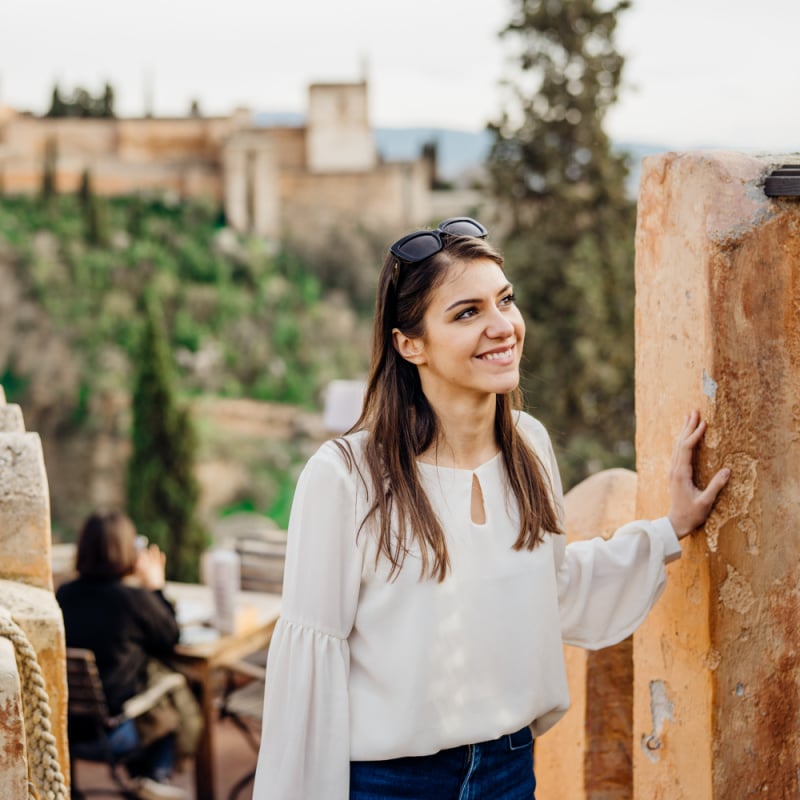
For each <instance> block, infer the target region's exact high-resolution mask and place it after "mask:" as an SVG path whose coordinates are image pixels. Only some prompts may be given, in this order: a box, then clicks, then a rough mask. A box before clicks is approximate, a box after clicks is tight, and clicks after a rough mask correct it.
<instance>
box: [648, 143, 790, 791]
mask: <svg viewBox="0 0 800 800" xmlns="http://www.w3.org/2000/svg"><path fill="white" fill-rule="evenodd" d="M792 160H794V161H798V159H797V158H796V157H795V158H794V159H792V158H791V157H789V156H777V157H760V158H756V157H749V156H744V155H739V154H734V153H721V152H714V153H708V152H695V153H683V154H676V153H666V154H662V155H660V156H655V157H651V158H647V159H645V160H644V167H643V171H642V180H641V188H640V195H639V210H638V223H637V237H636V248H637V249H636V418H637V435H636V450H637V472H638V476H639V490H638V501H637V515H638V516H643V517H652V516H657V515H659V514H662V513H664V510H665V509H666V508H667V504H668V498H667V496H666V483H665V481H664V480H663V476H664V475H665V474H666V472H667V470H668V467H669V457H670V453H671V450H672V442H673V440H674V437H675V435H676V434H677V431H678V430H679V428H680V426H681V424H682V419H683V415H684V414H686V413H687V412H688V411H689V410H690V409H691V408H693V407H696V408H699V409H700V410H701V412H702V414H703V416H704V417H705V418H706V419H707V420H708V422H709V426H710V427H709V430H708V432H707V434H706V436H705V440H704V442H703V443H702V446H701V447H700V449H699V452H698V456H697V474H698V479H699V481H700V483H701V484H704V482H705V481H707V480H708V478H709V477H710V476H711V475H712V474H713V473H714V472H715V471H716V470H717V469H719V468H720V467H722V466H724V465H726V466H729V467H730V468H731V469H732V477H731V480H730V483H729V485H728V487H726V488H725V489H724V490H723V492H722V494H721V496H720V498H719V502H718V504H717V507H716V509H715V510H714V512H713V513H712V515H711V517H710V518H709V520H708V522H707V524H706V525H705V528H704V530H703V531H702V532H700V533H699V534H698V535H696V536H695V537H694V538H693V539H692V540H690V541H688V542H686V543H684V547H683V550H684V554H683V558H682V559H681V561H679V562H678V563H677V564H675V565H674V566H672V567H671V568H670V580H669V582H668V586H667V590H666V592H665V594H664V597H663V598H662V599H661V600H660V602H659V604H658V605H657V606H656V608H655V609H654V611H653V612H652V613H651V614H650V616H649V618H648V620H647V621H646V622H645V624H644V625H643V626H642V628H641V629H640V630H639V631H638V632H637V633H636V634H635V637H634V644H635V651H634V652H635V698H634V714H635V716H634V732H635V742H636V747H635V750H634V767H635V769H634V779H635V796H636V797H637V798H642V799H644V798H647V800H734V799H736V800H738V798H745V797H769V798H776V800H777V799H780V800H783V799H784V798H790V797H791V798H795V797H798V796H800V788H798V779H799V775H800V647H798V622H799V621H800V596H799V595H798V586H800V566H799V564H800V561H799V560H798V555H797V554H798V552H800V401H798V397H800V326H798V321H799V320H798V314H800V206H799V205H798V201H797V200H791V199H786V200H773V199H769V198H767V197H766V196H765V195H764V192H763V179H764V177H765V175H766V174H767V173H768V172H769V171H770V170H771V169H773V168H774V167H775V166H777V165H779V164H781V163H788V162H791V161H792Z"/></svg>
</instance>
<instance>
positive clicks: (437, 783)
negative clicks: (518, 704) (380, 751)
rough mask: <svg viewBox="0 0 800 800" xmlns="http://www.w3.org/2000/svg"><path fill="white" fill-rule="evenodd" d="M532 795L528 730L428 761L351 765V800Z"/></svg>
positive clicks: (504, 799)
mask: <svg viewBox="0 0 800 800" xmlns="http://www.w3.org/2000/svg"><path fill="white" fill-rule="evenodd" d="M535 789H536V778H535V777H534V774H533V737H532V736H531V732H530V729H528V728H523V729H522V730H519V731H517V732H516V733H509V734H507V735H505V736H501V737H500V738H499V739H494V740H493V741H491V742H480V743H479V744H470V745H463V746H461V747H453V748H450V749H448V750H441V751H440V752H438V753H434V755H432V756H414V757H409V758H393V759H389V760H387V761H351V762H350V800H535V798H534V791H535Z"/></svg>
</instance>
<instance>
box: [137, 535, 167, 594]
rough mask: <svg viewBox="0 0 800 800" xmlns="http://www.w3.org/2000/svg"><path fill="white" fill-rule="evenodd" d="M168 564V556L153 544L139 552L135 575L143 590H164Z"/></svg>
mask: <svg viewBox="0 0 800 800" xmlns="http://www.w3.org/2000/svg"><path fill="white" fill-rule="evenodd" d="M166 563H167V556H166V555H165V554H164V553H163V552H162V551H161V550H160V548H159V546H158V545H157V544H151V545H150V546H149V547H147V548H145V549H144V550H140V551H139V555H138V557H137V559H136V569H135V572H134V574H135V575H136V577H137V578H138V579H139V583H140V584H141V585H142V587H143V588H145V589H150V591H153V592H155V591H157V590H158V589H163V588H164V585H165V584H166V573H165V568H166Z"/></svg>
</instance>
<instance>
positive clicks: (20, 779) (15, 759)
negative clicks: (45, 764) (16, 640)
mask: <svg viewBox="0 0 800 800" xmlns="http://www.w3.org/2000/svg"><path fill="white" fill-rule="evenodd" d="M0 709H1V711H0V797H3V798H5V800H28V762H27V759H26V758H25V720H24V718H23V716H22V688H21V686H20V683H19V671H18V670H17V660H16V657H15V655H14V646H13V645H12V644H11V642H10V641H9V640H8V639H4V638H2V637H0Z"/></svg>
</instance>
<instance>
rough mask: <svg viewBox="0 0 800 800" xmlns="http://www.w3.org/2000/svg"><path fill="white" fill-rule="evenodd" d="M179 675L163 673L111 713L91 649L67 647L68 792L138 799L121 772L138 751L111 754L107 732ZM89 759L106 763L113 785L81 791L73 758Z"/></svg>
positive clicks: (144, 707) (166, 688)
mask: <svg viewBox="0 0 800 800" xmlns="http://www.w3.org/2000/svg"><path fill="white" fill-rule="evenodd" d="M183 680H184V679H183V677H182V676H181V675H178V674H175V675H166V676H165V677H164V679H163V680H161V681H159V682H158V683H157V684H156V685H155V686H151V687H149V688H148V689H147V690H145V691H144V692H142V693H140V694H138V695H135V696H134V697H132V698H131V699H130V700H128V701H127V702H126V703H125V704H124V706H123V709H122V713H120V714H118V715H117V716H113V717H112V716H111V714H110V713H109V710H108V703H107V702H106V696H105V692H104V690H103V684H102V683H101V682H100V673H99V672H98V671H97V663H96V661H95V657H94V653H93V652H92V651H91V650H84V649H81V648H74V647H68V648H67V691H68V700H67V721H68V728H69V760H70V772H71V773H72V796H73V797H74V798H79V797H83V796H85V795H89V794H114V795H121V796H123V797H126V798H131V799H132V800H138V798H139V794H138V793H137V791H136V786H135V783H134V781H132V780H131V779H130V777H129V776H128V775H127V773H126V772H125V769H124V767H125V765H126V764H127V763H129V762H130V761H132V760H133V759H134V758H136V757H138V756H140V755H141V749H140V748H135V749H132V750H130V751H128V752H125V753H123V754H121V755H120V754H116V755H115V754H114V753H113V752H112V749H111V744H110V742H109V736H110V734H111V733H112V732H113V731H114V730H115V729H117V728H118V727H119V726H120V725H122V724H123V723H125V722H127V721H128V720H132V719H135V718H136V717H138V716H140V715H142V714H144V713H145V712H146V711H149V710H150V709H151V708H153V707H154V706H155V705H156V703H157V702H158V701H159V700H160V699H161V698H162V697H163V696H164V695H165V694H167V693H168V692H170V691H172V690H173V689H175V688H177V687H178V686H180V685H181V684H182V682H183ZM76 761H93V762H97V763H103V764H106V765H107V766H108V768H109V771H110V773H111V777H112V779H113V780H114V784H115V785H116V788H95V789H87V790H84V791H81V790H79V789H78V788H77V786H76V785H75V766H74V765H75V762H76Z"/></svg>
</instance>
